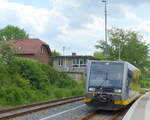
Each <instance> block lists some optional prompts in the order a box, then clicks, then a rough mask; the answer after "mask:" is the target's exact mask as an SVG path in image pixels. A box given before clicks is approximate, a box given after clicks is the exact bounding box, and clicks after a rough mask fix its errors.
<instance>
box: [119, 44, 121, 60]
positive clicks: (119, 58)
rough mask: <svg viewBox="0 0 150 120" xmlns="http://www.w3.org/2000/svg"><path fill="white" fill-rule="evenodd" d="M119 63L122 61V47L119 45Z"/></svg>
mask: <svg viewBox="0 0 150 120" xmlns="http://www.w3.org/2000/svg"><path fill="white" fill-rule="evenodd" d="M119 61H121V45H120V43H119Z"/></svg>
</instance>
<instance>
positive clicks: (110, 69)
mask: <svg viewBox="0 0 150 120" xmlns="http://www.w3.org/2000/svg"><path fill="white" fill-rule="evenodd" d="M140 78H141V72H140V70H139V69H138V68H136V67H135V66H133V65H132V64H130V63H128V62H125V61H97V60H89V61H88V62H87V80H86V94H85V98H84V100H83V101H84V102H85V103H86V104H87V105H88V106H90V107H94V108H97V109H104V110H118V109H120V108H122V107H125V106H127V105H128V104H130V103H131V102H133V101H134V100H136V99H137V98H138V97H139V96H140V93H139V91H140Z"/></svg>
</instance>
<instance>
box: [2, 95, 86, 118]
mask: <svg viewBox="0 0 150 120" xmlns="http://www.w3.org/2000/svg"><path fill="white" fill-rule="evenodd" d="M82 99H83V96H77V97H70V98H63V99H59V100H53V101H46V102H40V103H35V104H29V105H24V106H20V107H15V108H10V109H3V110H0V120H8V119H12V118H15V117H18V116H23V115H27V114H31V113H34V112H39V111H41V110H46V109H49V108H53V107H57V106H60V105H64V104H68V103H73V102H77V101H81V100H82Z"/></svg>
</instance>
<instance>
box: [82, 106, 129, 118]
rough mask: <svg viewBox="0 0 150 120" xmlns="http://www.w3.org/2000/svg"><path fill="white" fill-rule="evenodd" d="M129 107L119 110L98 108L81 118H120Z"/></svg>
mask: <svg viewBox="0 0 150 120" xmlns="http://www.w3.org/2000/svg"><path fill="white" fill-rule="evenodd" d="M129 108H130V106H128V107H126V108H124V109H121V110H119V111H105V110H98V111H96V112H94V113H91V114H88V115H87V116H85V117H83V118H82V120H122V119H123V117H124V116H125V114H126V113H127V111H128V109H129Z"/></svg>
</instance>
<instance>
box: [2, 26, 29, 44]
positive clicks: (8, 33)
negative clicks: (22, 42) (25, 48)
mask: <svg viewBox="0 0 150 120" xmlns="http://www.w3.org/2000/svg"><path fill="white" fill-rule="evenodd" d="M28 37H29V35H28V34H27V33H26V31H25V30H24V29H20V28H19V27H17V26H12V25H8V26H6V27H5V28H3V29H0V41H5V40H11V39H23V38H24V39H27V38H28Z"/></svg>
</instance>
